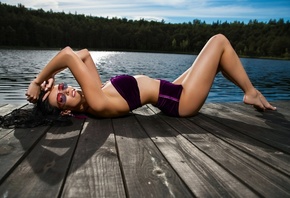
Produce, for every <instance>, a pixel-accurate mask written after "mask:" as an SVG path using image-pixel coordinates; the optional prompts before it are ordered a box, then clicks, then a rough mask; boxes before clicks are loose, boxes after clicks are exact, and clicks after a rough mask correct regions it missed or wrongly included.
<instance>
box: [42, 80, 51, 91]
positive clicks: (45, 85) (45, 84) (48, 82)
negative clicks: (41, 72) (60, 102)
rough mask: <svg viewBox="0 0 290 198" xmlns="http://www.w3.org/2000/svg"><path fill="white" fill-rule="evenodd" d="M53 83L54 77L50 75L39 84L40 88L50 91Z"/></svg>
mask: <svg viewBox="0 0 290 198" xmlns="http://www.w3.org/2000/svg"><path fill="white" fill-rule="evenodd" d="M53 84H54V78H53V77H51V78H50V79H48V80H46V81H44V82H43V83H42V84H41V90H44V91H50V90H51V88H52V87H53Z"/></svg>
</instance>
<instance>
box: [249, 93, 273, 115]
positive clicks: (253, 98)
mask: <svg viewBox="0 0 290 198" xmlns="http://www.w3.org/2000/svg"><path fill="white" fill-rule="evenodd" d="M244 103H245V104H249V105H253V107H255V108H256V109H257V110H258V111H265V110H266V109H269V110H276V109H277V108H276V107H273V106H272V105H271V104H270V103H269V102H268V101H267V100H266V98H265V97H264V96H263V95H262V94H261V92H259V91H258V90H256V89H254V90H252V91H251V92H250V93H246V94H245V95H244Z"/></svg>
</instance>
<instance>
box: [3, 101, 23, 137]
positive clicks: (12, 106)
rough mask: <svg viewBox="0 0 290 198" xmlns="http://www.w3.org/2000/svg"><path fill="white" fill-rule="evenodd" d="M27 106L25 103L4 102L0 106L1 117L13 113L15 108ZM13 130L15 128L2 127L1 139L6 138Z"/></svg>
mask: <svg viewBox="0 0 290 198" xmlns="http://www.w3.org/2000/svg"><path fill="white" fill-rule="evenodd" d="M23 106H25V105H24V104H22V105H21V104H4V105H1V107H0V117H1V116H5V115H7V114H9V113H11V112H12V111H13V110H15V109H17V108H20V107H23ZM11 132H13V129H4V128H2V127H0V139H2V138H4V137H5V136H6V135H8V134H9V133H11Z"/></svg>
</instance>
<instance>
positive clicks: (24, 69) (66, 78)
mask: <svg viewBox="0 0 290 198" xmlns="http://www.w3.org/2000/svg"><path fill="white" fill-rule="evenodd" d="M57 52H58V51H53V50H0V104H5V103H23V102H25V101H26V100H25V95H24V94H25V91H26V89H27V87H28V85H29V83H30V81H31V80H32V79H34V77H35V76H36V75H37V74H38V72H39V71H40V70H41V69H42V68H43V67H44V66H45V65H46V64H47V63H48V61H49V60H50V59H51V58H52V57H53V56H54V55H55V54H56V53H57ZM91 54H92V57H93V59H94V61H95V63H96V66H97V68H98V70H99V73H100V76H101V79H102V81H103V82H105V81H107V80H108V79H110V77H111V76H115V75H119V74H130V75H136V74H145V75H148V76H150V77H153V78H162V79H166V80H169V81H172V80H174V79H175V78H177V77H178V76H179V75H180V74H182V73H183V72H184V71H185V70H186V69H187V68H188V67H189V66H191V64H192V62H193V61H194V59H195V58H196V56H194V55H181V54H164V53H135V52H106V51H92V52H91ZM241 61H242V63H243V65H244V67H245V69H246V71H247V73H248V75H249V77H250V79H251V81H252V82H253V84H254V85H255V86H256V88H258V89H259V90H260V91H262V92H263V94H264V95H265V96H266V97H267V99H268V100H269V101H274V100H290V61H283V60H265V59H247V58H242V59H241ZM56 82H57V83H58V82H67V83H68V84H70V85H72V86H75V87H78V85H77V83H76V81H75V80H74V78H73V77H72V75H71V73H70V71H69V70H65V71H63V72H61V73H60V74H58V76H57V78H56ZM242 98H243V93H242V92H241V91H240V89H239V88H237V87H236V86H235V85H233V84H232V83H230V82H229V81H228V80H226V79H224V77H223V76H222V75H220V74H218V75H217V77H216V79H215V81H214V84H213V86H212V89H211V92H210V94H209V97H208V99H207V101H206V102H237V101H242Z"/></svg>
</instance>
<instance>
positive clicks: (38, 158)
mask: <svg viewBox="0 0 290 198" xmlns="http://www.w3.org/2000/svg"><path fill="white" fill-rule="evenodd" d="M82 124H83V121H82V120H77V119H73V122H72V125H70V126H63V127H52V128H51V129H50V130H49V131H48V133H47V134H46V136H45V137H43V138H42V139H41V140H40V141H39V142H38V144H37V145H35V146H34V147H33V148H32V150H31V152H30V153H29V154H28V155H27V157H26V158H25V159H24V160H23V161H22V162H21V163H20V164H19V165H18V166H17V167H16V168H15V170H14V171H13V173H12V174H11V175H9V177H8V178H7V179H6V180H5V181H4V182H3V183H2V185H1V186H0V196H5V197H30V198H31V197H57V196H58V195H59V193H60V190H61V187H62V183H63V181H64V178H65V176H66V174H67V171H68V166H69V164H70V162H71V158H72V154H73V152H74V150H75V145H76V143H77V140H78V137H79V134H80V130H81V128H82Z"/></svg>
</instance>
